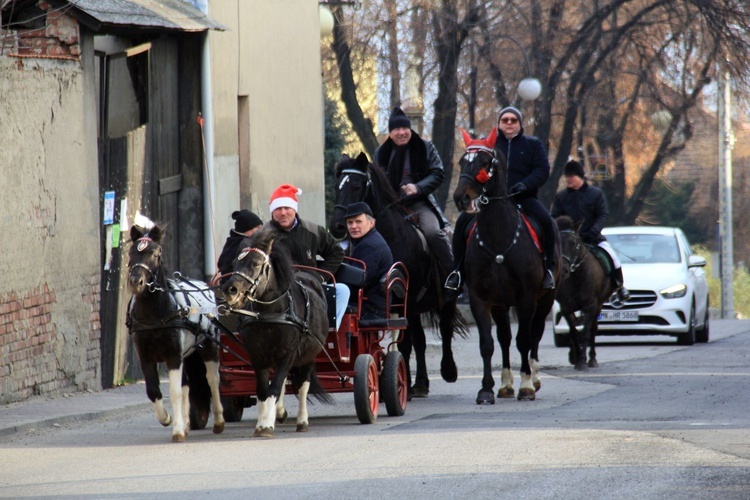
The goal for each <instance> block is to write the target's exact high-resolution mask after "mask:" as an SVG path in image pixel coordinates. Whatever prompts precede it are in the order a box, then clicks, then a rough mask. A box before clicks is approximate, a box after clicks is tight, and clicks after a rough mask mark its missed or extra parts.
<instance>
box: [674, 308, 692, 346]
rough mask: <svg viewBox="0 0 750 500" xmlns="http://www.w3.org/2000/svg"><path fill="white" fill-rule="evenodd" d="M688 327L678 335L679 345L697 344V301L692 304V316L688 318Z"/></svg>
mask: <svg viewBox="0 0 750 500" xmlns="http://www.w3.org/2000/svg"><path fill="white" fill-rule="evenodd" d="M687 323H688V329H687V331H686V332H685V333H681V334H679V335H678V336H677V343H678V344H679V345H693V344H695V301H693V303H692V304H691V306H690V317H689V318H688V322H687Z"/></svg>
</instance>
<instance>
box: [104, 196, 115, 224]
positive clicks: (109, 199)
mask: <svg viewBox="0 0 750 500" xmlns="http://www.w3.org/2000/svg"><path fill="white" fill-rule="evenodd" d="M114 221H115V192H114V191H105V192H104V225H105V226H108V225H110V224H112V223H114Z"/></svg>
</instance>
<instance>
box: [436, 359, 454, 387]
mask: <svg viewBox="0 0 750 500" xmlns="http://www.w3.org/2000/svg"><path fill="white" fill-rule="evenodd" d="M440 376H441V377H443V380H445V381H446V382H448V383H449V384H452V383H453V382H455V381H456V380H458V368H456V363H455V362H454V361H453V360H451V361H445V360H443V361H442V362H441V363H440Z"/></svg>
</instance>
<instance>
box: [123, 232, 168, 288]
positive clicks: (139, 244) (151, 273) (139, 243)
mask: <svg viewBox="0 0 750 500" xmlns="http://www.w3.org/2000/svg"><path fill="white" fill-rule="evenodd" d="M149 243H154V244H155V245H156V246H157V248H158V251H159V255H158V257H157V265H156V269H151V268H150V267H148V266H147V265H146V264H144V263H142V262H136V263H135V264H132V263H128V268H129V269H130V270H129V271H128V275H130V273H131V272H133V270H134V269H138V268H141V269H144V270H145V271H146V272H147V273H148V277H149V279H150V280H151V281H149V282H148V283H146V285H147V286H148V291H149V292H151V293H154V292H163V291H164V289H163V288H162V287H160V286H159V284H158V283H156V281H155V280H156V277H157V276H158V275H159V271H160V270H161V266H162V258H161V254H162V248H161V245H159V244H158V243H156V242H154V240H152V239H151V238H149V237H148V236H141V237H140V238H138V239H137V240H136V241H135V243H133V244H134V245H136V250H138V252H143V251H144V250H145V249H146V248H148V244H149Z"/></svg>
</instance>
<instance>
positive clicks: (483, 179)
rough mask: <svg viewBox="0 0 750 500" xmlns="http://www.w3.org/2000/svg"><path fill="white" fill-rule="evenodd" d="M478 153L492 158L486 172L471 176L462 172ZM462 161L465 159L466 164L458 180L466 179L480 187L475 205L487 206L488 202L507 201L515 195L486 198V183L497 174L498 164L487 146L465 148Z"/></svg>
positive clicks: (494, 155)
mask: <svg viewBox="0 0 750 500" xmlns="http://www.w3.org/2000/svg"><path fill="white" fill-rule="evenodd" d="M479 153H487V154H489V155H490V156H491V157H492V160H491V161H490V166H489V168H487V169H486V170H485V169H484V168H483V169H481V170H480V172H479V173H478V174H476V175H473V176H472V175H471V174H468V173H466V172H465V171H464V170H465V168H466V166H468V165H469V164H470V163H471V162H472V161H474V157H475V156H477V155H478V154H479ZM462 159H466V163H465V164H464V167H463V168H461V175H459V176H458V178H459V179H462V178H463V179H468V180H469V181H470V182H475V183H477V184H479V185H480V186H482V193H481V194H480V195H479V196H478V197H477V199H476V201H477V203H479V204H481V205H487V204H488V203H489V202H490V201H493V200H508V199H511V198H513V197H514V196H515V195H516V193H509V194H507V195H505V196H487V183H488V182H489V180H490V179H492V177H494V176H495V174H496V173H497V169H498V165H499V164H500V161H499V160H498V159H497V155H496V154H495V150H494V149H492V148H490V147H487V146H481V145H472V146H469V147H467V148H466V152H465V153H464V155H463V157H462ZM482 174H484V175H482Z"/></svg>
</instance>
